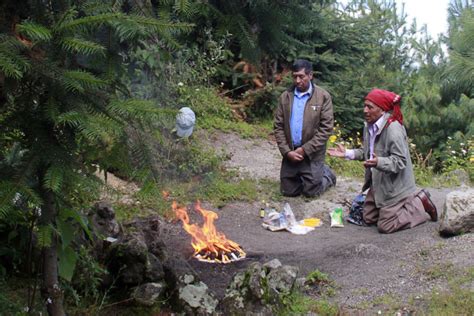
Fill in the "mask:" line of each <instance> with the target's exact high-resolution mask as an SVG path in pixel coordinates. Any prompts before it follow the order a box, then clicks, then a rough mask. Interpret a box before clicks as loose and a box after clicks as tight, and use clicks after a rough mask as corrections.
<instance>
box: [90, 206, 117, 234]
mask: <svg viewBox="0 0 474 316" xmlns="http://www.w3.org/2000/svg"><path fill="white" fill-rule="evenodd" d="M89 222H90V224H91V226H92V229H93V231H94V232H95V233H96V234H98V235H99V236H100V237H102V238H107V237H114V238H115V237H117V236H118V235H119V233H120V226H119V224H118V223H117V221H116V219H115V211H114V209H113V207H112V205H110V203H108V202H105V201H101V202H97V203H95V205H94V207H93V208H92V210H91V211H90V212H89Z"/></svg>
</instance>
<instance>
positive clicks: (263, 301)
mask: <svg viewBox="0 0 474 316" xmlns="http://www.w3.org/2000/svg"><path fill="white" fill-rule="evenodd" d="M297 276H298V268H296V267H293V266H287V265H281V263H280V262H279V261H278V260H272V261H270V262H268V263H266V264H263V265H262V264H260V263H258V262H254V263H252V264H251V265H249V267H248V268H247V270H246V271H243V272H239V273H237V274H236V275H235V276H234V278H233V279H232V281H231V283H230V284H229V286H228V287H227V290H226V294H225V296H224V298H223V300H222V302H221V308H222V310H223V311H224V313H225V314H229V315H273V314H274V310H275V308H277V307H279V306H281V305H283V301H284V298H285V297H286V296H288V295H290V294H291V292H292V291H293V289H294V287H295V282H296V279H297ZM250 311H251V312H250Z"/></svg>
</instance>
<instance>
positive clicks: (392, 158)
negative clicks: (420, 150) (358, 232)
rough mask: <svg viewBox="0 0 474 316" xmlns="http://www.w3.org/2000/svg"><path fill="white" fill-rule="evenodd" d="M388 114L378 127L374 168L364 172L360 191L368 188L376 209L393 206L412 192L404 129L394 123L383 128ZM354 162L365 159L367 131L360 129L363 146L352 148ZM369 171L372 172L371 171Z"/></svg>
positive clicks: (366, 157)
mask: <svg viewBox="0 0 474 316" xmlns="http://www.w3.org/2000/svg"><path fill="white" fill-rule="evenodd" d="M389 117H390V113H385V114H384V118H383V124H382V125H381V126H382V128H381V129H380V130H379V131H378V133H377V135H376V137H375V145H374V153H375V155H376V156H377V160H378V162H377V166H376V167H374V168H367V169H365V182H364V186H363V190H366V189H367V188H369V187H371V188H372V191H373V193H374V198H375V205H376V207H378V208H380V207H384V206H388V205H391V204H394V203H397V202H398V201H400V200H401V199H403V198H406V197H407V196H408V195H410V194H412V193H414V192H415V191H416V185H415V177H414V175H413V165H412V163H411V158H410V152H409V149H408V139H407V133H406V130H405V127H404V126H403V125H401V124H400V123H399V122H398V121H394V122H392V123H391V124H390V125H388V126H387V119H388V118H389ZM354 152H355V159H358V160H366V159H368V158H369V130H368V128H367V124H366V126H365V128H364V147H363V149H356V150H355V151H354ZM371 169H372V170H371Z"/></svg>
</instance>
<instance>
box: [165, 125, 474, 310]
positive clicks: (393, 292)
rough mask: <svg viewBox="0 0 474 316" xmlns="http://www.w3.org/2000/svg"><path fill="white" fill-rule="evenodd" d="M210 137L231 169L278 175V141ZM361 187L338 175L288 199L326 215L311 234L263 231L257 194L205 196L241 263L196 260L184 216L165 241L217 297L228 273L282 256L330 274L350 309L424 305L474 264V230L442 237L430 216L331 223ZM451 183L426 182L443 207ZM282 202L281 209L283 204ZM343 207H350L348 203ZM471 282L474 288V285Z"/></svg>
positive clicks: (298, 209) (300, 210)
mask: <svg viewBox="0 0 474 316" xmlns="http://www.w3.org/2000/svg"><path fill="white" fill-rule="evenodd" d="M209 141H210V143H212V144H213V146H214V148H216V149H217V150H223V151H224V152H225V153H226V155H227V157H230V159H229V160H228V161H226V162H225V164H226V166H227V168H230V169H236V170H238V171H239V173H240V175H241V177H250V178H254V179H260V178H268V179H272V180H276V181H278V178H279V168H280V154H279V152H278V150H277V147H276V144H275V143H274V142H273V141H270V140H255V139H252V140H248V139H241V138H239V137H238V136H237V135H235V134H223V133H222V134H215V135H213V136H212V138H211V139H209ZM360 187H361V182H360V180H358V179H342V178H338V179H337V185H336V187H335V188H332V189H331V190H329V191H328V192H326V193H325V194H324V195H322V196H321V197H319V198H315V199H310V200H307V199H306V200H305V199H302V198H288V199H286V201H287V202H288V203H289V204H290V206H291V208H292V210H293V212H294V213H295V215H296V219H297V220H299V219H303V218H308V217H318V218H320V219H322V221H323V225H322V226H321V227H318V228H316V230H315V231H312V232H310V233H308V234H306V235H293V234H291V233H289V232H270V231H268V230H265V229H264V228H263V227H262V226H261V223H262V220H261V218H260V217H259V208H260V207H261V206H262V205H261V202H258V201H257V202H254V203H242V202H236V203H231V204H228V205H226V206H225V207H223V208H221V209H217V208H215V207H213V206H212V205H209V204H206V203H203V207H205V208H207V209H210V210H213V211H215V212H216V213H217V214H218V215H219V219H218V220H217V221H216V226H217V227H218V229H219V230H220V231H221V232H223V233H224V234H225V235H226V236H227V237H228V238H230V239H232V240H234V241H235V242H237V243H239V244H240V245H241V246H242V247H243V249H244V250H245V251H246V252H247V259H245V260H243V261H240V262H235V263H231V264H227V265H220V264H209V263H202V262H198V261H196V260H194V259H193V258H192V257H191V254H192V249H191V245H190V237H189V236H188V235H187V233H186V232H184V230H183V229H182V227H181V225H180V223H176V224H171V223H170V224H168V225H167V226H166V227H165V228H164V229H165V232H164V235H165V236H167V239H168V240H166V243H167V244H168V245H170V248H171V249H173V251H176V253H177V254H181V255H182V254H184V256H185V258H186V259H187V260H188V263H189V264H190V266H191V267H192V268H193V269H194V270H195V272H196V273H197V274H198V275H199V276H200V277H201V279H202V280H203V281H204V282H205V283H206V284H207V285H208V286H209V287H210V289H211V290H212V291H213V292H214V293H215V294H216V295H217V296H218V297H222V296H223V295H224V292H225V288H226V286H227V284H228V283H229V281H230V279H231V277H232V276H233V275H234V274H235V273H236V272H238V271H240V270H242V269H245V268H246V267H247V266H248V264H250V263H251V262H254V261H259V262H267V261H269V260H271V259H275V258H277V259H279V260H280V261H281V262H282V263H283V264H288V265H294V266H298V267H299V268H300V276H306V275H307V273H309V272H311V271H314V270H316V269H318V270H320V271H321V272H324V273H326V274H328V275H329V276H330V278H332V279H333V280H334V283H335V289H336V291H335V295H334V296H333V297H331V298H330V300H331V301H333V302H337V304H338V305H339V306H340V307H341V308H342V309H343V310H344V311H346V312H349V313H350V314H353V313H355V314H358V313H360V312H362V314H365V313H369V314H372V313H378V312H379V311H381V312H384V311H387V309H388V308H392V309H393V308H394V306H393V305H395V308H400V309H401V308H403V307H407V309H408V310H413V306H418V307H419V306H422V305H423V304H424V300H425V299H428V298H429V297H431V293H432V292H433V291H434V292H442V291H443V289H447V288H448V286H447V277H446V275H449V274H450V273H452V272H453V271H459V270H463V269H465V268H466V267H469V266H470V267H472V266H473V263H474V250H473V249H474V247H473V245H474V235H473V234H466V235H463V236H460V237H454V238H450V239H443V238H441V237H440V236H439V235H438V233H437V228H438V225H439V223H435V222H431V221H428V222H426V223H424V224H422V225H420V226H418V227H415V228H413V229H408V230H405V231H401V232H397V233H394V234H389V235H385V234H380V233H378V231H377V228H376V227H359V226H356V225H353V224H350V223H347V222H345V223H344V227H343V228H331V227H330V221H329V212H330V211H331V210H333V209H334V208H336V207H338V206H343V202H344V200H351V199H352V198H353V197H354V196H355V195H356V194H357V193H358V191H359V189H360ZM454 189H456V188H450V189H446V188H442V189H439V188H429V191H430V192H431V194H432V199H433V201H434V203H435V204H436V206H437V208H438V212H439V213H440V212H441V211H442V209H443V205H444V200H445V197H446V194H447V193H448V192H449V191H451V190H454ZM277 206H279V207H281V208H282V206H283V203H281V202H280V203H278V204H277ZM281 208H280V210H281ZM344 209H345V210H346V211H347V207H344ZM194 213H195V212H191V214H190V215H191V219H192V220H194V221H195V222H197V221H198V220H199V216H198V215H197V214H194ZM471 288H473V289H474V285H473V284H471ZM390 302H392V303H390ZM382 303H384V304H385V305H383V304H382ZM390 304H392V306H387V305H390Z"/></svg>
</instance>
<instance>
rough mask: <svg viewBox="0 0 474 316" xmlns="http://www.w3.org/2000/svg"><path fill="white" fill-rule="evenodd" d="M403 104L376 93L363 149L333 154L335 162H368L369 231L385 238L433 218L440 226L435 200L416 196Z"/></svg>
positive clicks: (367, 112)
mask: <svg viewBox="0 0 474 316" xmlns="http://www.w3.org/2000/svg"><path fill="white" fill-rule="evenodd" d="M400 102H401V97H400V96H399V95H397V94H395V93H393V92H390V91H386V90H381V89H374V90H372V91H371V92H370V93H369V94H368V95H367V96H366V97H365V102H364V117H365V121H366V124H365V127H364V135H363V139H364V140H363V148H361V149H347V150H346V149H345V148H344V146H342V145H338V146H337V147H336V148H330V149H329V150H328V154H329V155H330V156H334V157H341V158H346V159H357V160H365V161H364V167H365V168H366V169H365V181H364V186H363V188H362V190H363V191H365V190H367V189H369V191H368V193H367V196H366V199H365V203H364V211H363V219H364V222H365V223H366V224H368V225H371V224H377V227H378V230H379V231H380V232H381V233H393V232H396V231H398V230H402V229H407V228H412V227H415V226H417V225H419V224H422V223H424V222H426V221H427V220H428V219H429V218H431V220H433V221H437V220H438V213H437V210H436V206H435V205H434V204H433V202H432V201H431V199H430V194H429V193H428V192H427V191H426V190H420V191H419V192H417V189H416V186H415V177H414V175H413V166H412V163H411V159H410V153H409V149H408V141H407V134H406V131H405V127H404V126H403V115H402V113H401V111H400ZM389 111H391V112H392V113H391V114H390V113H389ZM428 215H429V216H428Z"/></svg>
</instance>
